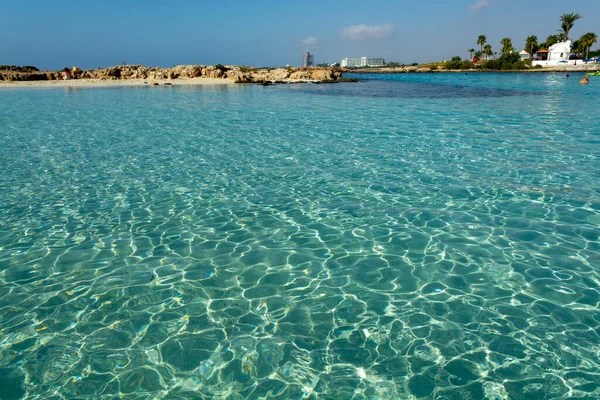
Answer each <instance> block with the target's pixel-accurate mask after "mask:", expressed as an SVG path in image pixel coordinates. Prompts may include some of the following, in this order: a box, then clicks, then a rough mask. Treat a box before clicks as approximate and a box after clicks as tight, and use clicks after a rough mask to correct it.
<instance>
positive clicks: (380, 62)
mask: <svg viewBox="0 0 600 400" xmlns="http://www.w3.org/2000/svg"><path fill="white" fill-rule="evenodd" d="M340 65H341V66H342V67H345V68H352V67H383V66H385V60H384V59H383V58H367V57H361V58H344V59H343V60H342V62H341V63H340Z"/></svg>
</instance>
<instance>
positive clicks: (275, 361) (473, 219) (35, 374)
mask: <svg viewBox="0 0 600 400" xmlns="http://www.w3.org/2000/svg"><path fill="white" fill-rule="evenodd" d="M361 78H364V79H365V80H364V81H363V82H360V83H347V84H337V85H287V86H270V87H261V86H233V87H220V86H219V87H142V88H116V87H115V88H91V89H83V90H75V89H27V90H21V89H2V90H0V138H1V146H0V399H2V400H12V399H21V398H27V399H61V398H64V399H91V398H103V399H110V398H116V397H121V398H128V399H153V398H165V399H193V398H198V399H201V398H206V399H212V398H215V399H260V398H280V399H305V398H306V399H416V398H423V399H484V398H488V399H509V398H510V399H567V398H569V399H570V398H579V399H598V398H600V310H599V309H598V304H599V302H600V291H599V284H600V239H599V237H600V123H599V119H598V113H597V111H596V109H597V108H598V104H600V78H599V79H598V81H597V82H596V81H595V80H594V79H593V78H592V79H591V83H590V85H588V86H587V87H583V86H580V85H579V84H578V80H579V79H580V78H581V77H580V76H578V75H577V74H572V76H571V78H570V79H569V80H566V79H565V78H564V76H563V75H562V74H530V75H527V74H497V75H496V74H485V75H483V74H482V75H477V74H469V75H461V74H440V75H428V74H423V75H390V76H386V75H380V76H376V75H371V76H363V77H361Z"/></svg>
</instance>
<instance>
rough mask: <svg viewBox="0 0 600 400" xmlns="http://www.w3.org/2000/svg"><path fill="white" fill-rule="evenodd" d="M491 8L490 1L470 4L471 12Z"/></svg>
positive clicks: (482, 0)
mask: <svg viewBox="0 0 600 400" xmlns="http://www.w3.org/2000/svg"><path fill="white" fill-rule="evenodd" d="M489 6H490V2H489V1H488V0H479V1H476V2H475V3H472V4H469V11H481V10H484V9H486V8H488V7H489Z"/></svg>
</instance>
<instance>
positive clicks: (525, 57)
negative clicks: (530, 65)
mask: <svg viewBox="0 0 600 400" xmlns="http://www.w3.org/2000/svg"><path fill="white" fill-rule="evenodd" d="M519 57H521V60H529V53H528V52H526V51H525V50H523V51H521V52H520V53H519Z"/></svg>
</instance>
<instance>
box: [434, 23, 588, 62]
mask: <svg viewBox="0 0 600 400" xmlns="http://www.w3.org/2000/svg"><path fill="white" fill-rule="evenodd" d="M581 18H582V16H581V15H579V14H578V13H568V14H563V15H561V16H560V29H558V33H556V34H551V35H548V37H547V38H546V40H545V41H543V42H541V43H538V37H537V36H536V35H530V36H528V37H527V38H526V39H525V46H524V50H525V51H526V52H527V53H528V54H529V59H528V60H527V59H526V60H523V59H522V58H521V57H520V55H519V53H518V52H517V49H515V48H514V46H513V42H512V39H511V38H509V37H505V38H502V40H501V41H500V57H498V58H496V55H497V53H496V52H494V51H493V49H492V46H491V44H489V43H487V37H486V36H485V35H479V36H478V37H477V45H478V46H479V50H478V51H476V50H475V49H474V48H470V49H469V50H467V51H468V52H469V60H472V61H473V62H474V63H472V64H473V68H481V69H482V70H521V69H527V68H530V67H531V65H532V60H533V58H534V54H535V53H536V52H538V51H539V50H547V49H549V48H550V47H551V46H553V45H555V44H557V43H560V42H563V41H567V40H569V34H570V32H571V30H572V29H573V26H574V25H575V22H576V21H577V20H579V19H581ZM596 43H598V36H597V35H596V34H595V33H593V32H588V33H585V34H584V35H582V36H581V37H580V38H579V39H578V40H576V41H574V42H573V43H572V51H573V53H575V54H577V55H578V56H580V57H582V58H583V57H585V59H589V57H590V54H592V56H595V52H592V51H590V50H591V47H592V46H593V45H594V44H596ZM444 68H445V69H468V63H467V62H466V60H461V59H460V57H458V56H457V57H454V58H452V60H450V61H447V62H445V63H444Z"/></svg>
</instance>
